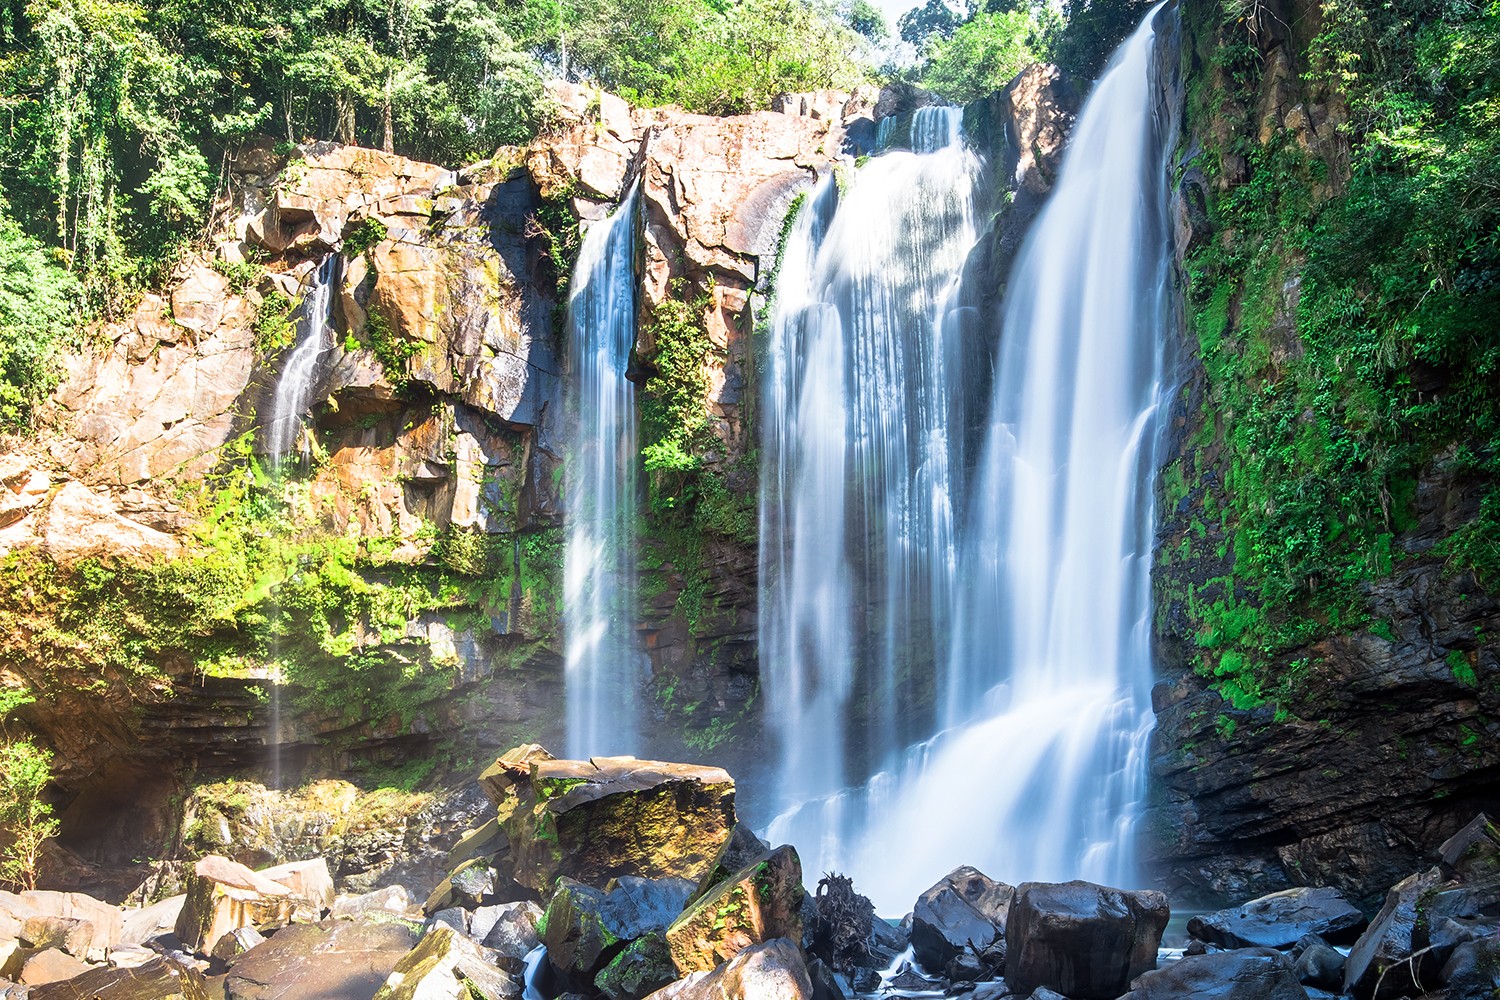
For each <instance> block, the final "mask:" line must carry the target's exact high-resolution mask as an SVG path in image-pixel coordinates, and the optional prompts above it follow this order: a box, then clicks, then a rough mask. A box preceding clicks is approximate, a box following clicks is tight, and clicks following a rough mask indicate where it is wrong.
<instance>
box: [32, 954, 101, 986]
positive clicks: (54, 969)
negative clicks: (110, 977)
mask: <svg viewBox="0 0 1500 1000" xmlns="http://www.w3.org/2000/svg"><path fill="white" fill-rule="evenodd" d="M87 971H89V966H88V963H87V962H83V961H80V960H79V959H76V958H74V957H73V956H72V955H69V954H67V953H66V952H64V951H62V950H60V949H58V948H48V949H47V950H46V951H39V952H37V953H36V954H35V955H32V956H31V957H30V958H28V959H27V960H26V965H25V966H24V967H23V968H22V969H21V982H22V983H24V984H25V985H27V986H44V985H46V984H47V983H60V982H63V981H65V980H68V979H72V978H73V977H74V976H81V975H83V974H84V973H85V972H87ZM75 995H76V994H75Z"/></svg>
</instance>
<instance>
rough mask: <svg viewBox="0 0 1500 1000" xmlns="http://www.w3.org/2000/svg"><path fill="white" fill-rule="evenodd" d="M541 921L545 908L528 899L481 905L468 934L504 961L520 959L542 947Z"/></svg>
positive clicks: (471, 919)
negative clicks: (537, 947)
mask: <svg viewBox="0 0 1500 1000" xmlns="http://www.w3.org/2000/svg"><path fill="white" fill-rule="evenodd" d="M541 918H542V908H541V907H540V906H538V905H537V904H536V903H534V902H532V901H531V900H529V899H525V900H521V901H519V902H515V903H499V904H497V905H495V906H481V907H480V908H479V909H477V910H475V911H474V914H473V916H472V917H471V918H470V920H469V934H470V936H471V937H473V938H474V940H476V941H478V942H479V943H480V944H482V945H484V946H485V947H486V948H492V949H494V950H495V951H496V952H497V953H498V954H500V955H502V956H504V957H505V958H512V959H521V958H525V957H526V956H527V955H528V954H530V952H531V950H532V949H533V948H535V947H536V946H537V945H539V944H541V937H540V935H539V934H538V933H537V926H538V924H539V923H540V921H541Z"/></svg>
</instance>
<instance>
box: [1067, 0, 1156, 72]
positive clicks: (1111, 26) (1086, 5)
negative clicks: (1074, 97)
mask: <svg viewBox="0 0 1500 1000" xmlns="http://www.w3.org/2000/svg"><path fill="white" fill-rule="evenodd" d="M1154 3H1155V0H1063V5H1062V11H1063V19H1064V21H1065V22H1066V24H1067V28H1066V30H1064V31H1062V32H1060V33H1058V34H1057V36H1056V47H1055V49H1054V51H1053V52H1052V60H1053V62H1055V63H1057V64H1058V65H1059V66H1061V67H1062V68H1063V69H1064V70H1065V71H1067V72H1068V73H1070V74H1072V75H1073V76H1074V77H1075V78H1076V79H1078V80H1096V79H1098V78H1099V75H1100V74H1101V73H1102V72H1104V65H1105V63H1106V62H1108V61H1109V57H1110V54H1111V53H1112V52H1114V50H1115V49H1116V48H1118V47H1119V45H1120V43H1121V42H1123V41H1124V40H1125V39H1126V38H1127V37H1129V35H1130V33H1131V32H1132V31H1134V30H1135V29H1136V26H1137V25H1139V24H1140V23H1141V18H1143V17H1145V16H1146V12H1147V11H1148V10H1150V9H1151V8H1152V6H1154Z"/></svg>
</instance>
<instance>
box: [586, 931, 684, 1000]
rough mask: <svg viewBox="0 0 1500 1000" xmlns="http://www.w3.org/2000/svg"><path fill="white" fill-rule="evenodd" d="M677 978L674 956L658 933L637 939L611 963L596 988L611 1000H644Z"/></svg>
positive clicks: (665, 940) (596, 983)
mask: <svg viewBox="0 0 1500 1000" xmlns="http://www.w3.org/2000/svg"><path fill="white" fill-rule="evenodd" d="M676 978H677V968H676V966H674V965H673V964H672V952H671V949H670V948H668V947H667V939H666V937H665V936H664V935H663V934H661V933H660V932H659V931H653V932H652V933H650V934H647V935H645V936H644V937H640V938H637V939H636V940H634V941H632V942H630V944H628V945H626V946H625V949H624V950H623V951H621V952H620V953H619V954H618V955H616V956H615V957H614V958H612V959H610V961H609V964H608V965H606V966H605V967H604V968H603V969H602V970H600V972H599V974H598V975H597V976H595V977H594V985H595V986H597V987H598V988H599V992H601V993H603V994H604V995H605V996H607V997H609V1000H641V998H642V997H645V996H646V995H648V994H650V993H654V992H656V991H657V990H659V989H661V988H662V987H664V986H666V985H667V984H669V983H671V982H673V981H674V980H675V979H676Z"/></svg>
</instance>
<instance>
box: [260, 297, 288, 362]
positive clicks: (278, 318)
mask: <svg viewBox="0 0 1500 1000" xmlns="http://www.w3.org/2000/svg"><path fill="white" fill-rule="evenodd" d="M292 309H293V303H292V300H291V299H289V298H287V297H286V296H285V295H283V294H281V293H280V292H277V291H271V292H267V293H266V295H265V298H263V299H261V302H260V307H259V309H257V310H256V313H255V322H254V323H253V324H251V329H252V330H253V331H254V332H255V349H256V350H257V351H258V352H260V355H261V357H269V356H270V355H273V354H275V353H277V352H278V351H283V350H286V349H287V348H288V347H291V346H292V342H293V341H294V340H296V339H297V325H296V324H295V323H293V322H292Z"/></svg>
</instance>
